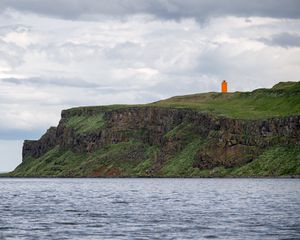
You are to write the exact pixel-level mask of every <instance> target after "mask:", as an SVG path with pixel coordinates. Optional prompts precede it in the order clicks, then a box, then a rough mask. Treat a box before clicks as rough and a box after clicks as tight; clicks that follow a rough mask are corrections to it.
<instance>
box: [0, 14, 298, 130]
mask: <svg viewBox="0 0 300 240" xmlns="http://www.w3.org/2000/svg"><path fill="white" fill-rule="evenodd" d="M0 22H1V23H2V25H1V24H0V84H1V88H0V100H1V102H0V106H1V109H0V116H1V117H0V129H1V128H2V129H20V130H22V129H23V130H36V129H40V130H45V129H46V128H47V127H48V126H49V125H56V124H57V121H58V119H59V115H60V111H61V109H63V108H68V107H71V106H72V107H73V106H77V105H102V104H114V103H145V102H149V101H155V100H158V99H160V98H166V97H169V96H173V95H180V94H189V93H195V92H205V91H218V90H219V81H220V80H222V79H227V80H228V81H229V84H230V90H252V89H254V88H257V87H270V86H271V85H273V84H275V83H276V82H278V81H287V80H299V79H298V76H299V73H300V68H299V62H300V57H299V56H300V54H299V48H298V47H297V46H294V47H293V48H288V49H287V48H284V47H280V46H274V45H271V46H270V45H268V44H266V43H265V42H264V41H261V39H262V38H263V39H268V38H272V36H274V34H275V35H276V34H277V35H278V34H280V33H282V32H288V33H289V34H288V35H285V37H288V36H290V35H292V36H295V35H297V34H299V29H300V28H299V26H300V20H299V19H294V20H291V19H289V20H284V19H279V18H276V19H274V18H263V17H250V18H249V19H248V20H247V21H246V20H245V19H244V18H242V17H234V16H227V17H224V16H220V17H216V18H213V19H211V20H210V21H209V22H206V23H205V24H199V23H198V22H197V21H196V20H195V19H192V18H185V19H181V20H180V21H175V20H170V19H169V20H161V19H158V18H155V17H153V16H150V15H143V14H139V15H134V16H130V17H126V18H122V19H120V18H111V17H104V16H103V17H102V18H101V21H99V20H97V21H88V22H87V21H82V20H74V21H69V20H63V19H56V18H53V17H47V16H41V15H35V14H32V13H26V14H25V13H22V12H18V11H15V10H7V11H4V12H2V14H0ZM280 40H281V41H282V39H280ZM284 40H286V39H284ZM1 79H2V80H1Z"/></svg>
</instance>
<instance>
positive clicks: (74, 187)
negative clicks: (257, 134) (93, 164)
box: [0, 178, 300, 240]
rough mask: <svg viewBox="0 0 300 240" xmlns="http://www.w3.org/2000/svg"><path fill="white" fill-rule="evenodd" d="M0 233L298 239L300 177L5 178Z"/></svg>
mask: <svg viewBox="0 0 300 240" xmlns="http://www.w3.org/2000/svg"><path fill="white" fill-rule="evenodd" d="M0 239H232V240H234V239H251V240H253V239H300V179H172V178H169V179H143V178H141V179H133V178H120V179H118V178H116V179H21V178H20V179H19V178H18V179H9V178H2V179H0Z"/></svg>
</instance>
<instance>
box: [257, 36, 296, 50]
mask: <svg viewBox="0 0 300 240" xmlns="http://www.w3.org/2000/svg"><path fill="white" fill-rule="evenodd" d="M258 40H259V41H262V42H264V43H265V44H267V45H271V46H280V47H284V48H290V47H300V35H298V34H290V33H287V32H284V33H279V34H275V35H272V36H271V37H270V38H260V39H258Z"/></svg>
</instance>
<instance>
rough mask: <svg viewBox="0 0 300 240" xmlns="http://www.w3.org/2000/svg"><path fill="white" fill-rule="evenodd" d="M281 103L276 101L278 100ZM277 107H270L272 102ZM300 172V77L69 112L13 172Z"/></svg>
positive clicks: (26, 149)
mask: <svg viewBox="0 0 300 240" xmlns="http://www.w3.org/2000/svg"><path fill="white" fill-rule="evenodd" d="M272 104H274V105H272ZM268 106H269V107H268ZM291 175H300V82H297V83H295V82H288V83H280V84H277V85H275V86H274V87H273V88H272V89H259V90H256V91H253V92H247V93H240V92H237V93H228V94H219V93H207V94H195V95H189V96H182V97H174V98H171V99H167V100H163V101H159V102H156V103H152V104H147V105H136V106H126V105H114V106H99V107H80V108H73V109H69V110H63V111H62V114H61V120H60V122H59V124H58V126H57V127H51V128H50V129H49V130H48V131H47V132H46V133H45V134H44V135H43V136H42V137H41V138H40V139H39V140H37V141H28V140H26V141H24V145H23V161H22V163H21V164H20V165H19V166H18V167H17V168H16V169H15V170H14V171H13V172H12V173H11V176H64V177H66V176H68V177H86V176H90V177H97V176H185V177H189V176H291Z"/></svg>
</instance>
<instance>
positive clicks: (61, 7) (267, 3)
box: [0, 0, 300, 20]
mask: <svg viewBox="0 0 300 240" xmlns="http://www.w3.org/2000/svg"><path fill="white" fill-rule="evenodd" d="M7 8H13V9H16V10H18V11H27V12H33V13H37V14H43V15H49V16H54V17H60V18H65V19H78V18H82V19H88V18H89V17H88V16H91V15H97V14H100V15H109V16H117V17H123V16H127V15H132V14H151V15H155V16H157V17H159V18H165V19H180V18H186V17H192V18H195V19H198V20H204V19H207V18H209V17H215V16H223V15H236V16H244V17H249V16H264V17H274V18H299V17H300V11H299V9H300V1H298V0H285V1H278V0H264V1H261V0H252V1H240V0H201V1H200V0H185V1H182V0H156V1H149V0H110V1H97V0H85V1H81V0H51V1H50V0H45V1H40V0H27V1H20V0H2V1H1V3H0V9H7Z"/></svg>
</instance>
